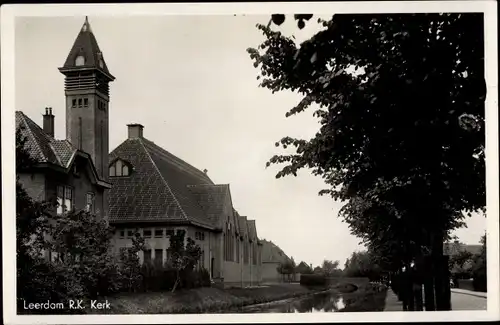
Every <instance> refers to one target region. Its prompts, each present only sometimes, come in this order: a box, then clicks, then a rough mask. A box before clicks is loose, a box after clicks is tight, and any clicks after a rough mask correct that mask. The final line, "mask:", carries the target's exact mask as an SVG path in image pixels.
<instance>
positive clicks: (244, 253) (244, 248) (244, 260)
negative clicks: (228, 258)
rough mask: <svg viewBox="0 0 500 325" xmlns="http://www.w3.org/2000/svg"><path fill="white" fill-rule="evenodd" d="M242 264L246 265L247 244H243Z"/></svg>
mask: <svg viewBox="0 0 500 325" xmlns="http://www.w3.org/2000/svg"><path fill="white" fill-rule="evenodd" d="M243 263H245V264H248V242H246V241H244V242H243Z"/></svg>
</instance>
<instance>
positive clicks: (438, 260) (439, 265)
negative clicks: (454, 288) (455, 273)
mask: <svg viewBox="0 0 500 325" xmlns="http://www.w3.org/2000/svg"><path fill="white" fill-rule="evenodd" d="M433 239H434V240H433V245H432V257H433V258H432V259H433V264H434V265H435V268H434V273H433V274H434V288H435V294H436V310H438V311H444V310H451V301H450V300H451V292H450V280H449V276H448V274H449V271H448V258H447V256H446V257H445V256H444V254H443V244H444V235H443V234H436V235H435V236H434V238H433Z"/></svg>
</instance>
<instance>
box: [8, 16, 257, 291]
mask: <svg viewBox="0 0 500 325" xmlns="http://www.w3.org/2000/svg"><path fill="white" fill-rule="evenodd" d="M59 71H60V72H61V73H62V74H63V75H64V76H65V96H66V107H65V110H66V139H65V140H57V139H55V138H54V123H55V116H54V115H53V112H52V108H47V109H46V112H45V115H44V116H43V127H39V126H38V125H37V124H36V123H35V122H34V121H33V120H31V119H30V118H29V117H28V116H26V115H25V114H24V113H22V112H19V111H18V112H16V128H17V129H19V130H20V131H21V133H22V135H23V136H24V137H25V138H26V140H27V142H26V148H27V149H28V150H29V152H30V154H31V156H32V157H33V158H35V160H36V161H37V164H36V165H35V166H34V168H33V169H32V170H30V171H20V180H21V182H22V183H23V185H24V187H25V188H26V189H27V191H28V194H30V196H32V197H33V198H34V199H36V200H40V201H42V200H50V199H52V198H56V199H57V201H58V202H59V206H58V208H57V213H63V212H64V211H65V210H75V209H76V210H78V209H87V210H88V211H90V212H92V213H94V214H95V215H96V216H98V217H99V218H104V219H106V220H108V221H109V223H110V224H111V225H112V226H114V227H115V229H116V232H115V237H114V238H113V246H114V249H115V252H116V253H117V254H118V253H119V251H120V250H121V249H125V248H126V247H129V246H131V245H132V240H131V237H132V236H134V234H135V233H136V232H138V233H139V234H141V235H142V236H143V237H144V238H145V240H146V249H145V250H144V252H140V253H139V254H140V256H139V257H140V260H141V262H153V261H156V262H161V263H166V262H167V261H168V260H169V257H170V254H171V252H170V250H169V236H170V235H171V234H173V233H175V232H178V231H183V232H184V233H185V235H186V237H190V238H191V239H193V240H194V241H195V242H196V243H197V244H198V245H199V246H200V247H201V249H202V252H203V254H202V258H201V259H200V261H199V264H198V265H199V266H200V267H204V268H206V269H207V270H208V271H209V273H210V276H211V278H212V280H213V281H214V282H218V283H221V284H223V285H224V286H248V285H257V284H259V283H260V282H261V278H262V275H261V266H262V263H261V247H262V245H261V243H260V241H259V238H258V236H257V228H256V223H255V221H254V220H249V219H248V218H247V217H245V216H240V215H239V214H238V212H237V211H236V210H235V208H234V207H233V202H232V198H231V192H230V186H229V185H228V184H216V183H214V182H213V181H212V180H211V179H210V178H209V177H208V175H207V172H206V171H200V170H199V169H197V168H195V167H193V166H191V165H190V164H188V163H187V162H185V161H183V160H182V159H180V158H178V157H176V156H174V155H173V154H171V153H170V152H168V151H166V150H165V149H163V148H161V147H160V146H158V145H156V144H155V143H154V142H153V141H150V140H148V139H147V138H146V137H145V136H144V129H145V128H144V126H143V125H140V124H129V125H127V127H128V138H127V139H125V140H124V141H123V142H122V143H121V144H120V145H119V146H118V147H117V148H115V149H114V150H113V151H112V152H111V153H108V152H109V130H110V126H109V125H110V122H109V107H110V105H109V104H110V97H109V84H110V82H112V81H114V80H115V78H114V77H113V75H112V74H111V73H110V71H109V70H108V67H107V65H106V62H105V61H104V57H103V54H102V52H101V51H100V49H99V46H98V45H97V41H96V38H95V36H94V34H93V32H92V30H91V28H90V24H89V22H88V20H87V18H86V19H85V22H84V24H83V26H82V28H81V30H80V33H79V34H78V36H77V38H76V40H75V42H74V44H73V47H72V48H71V50H70V52H69V54H68V56H67V59H66V61H65V63H64V65H63V66H62V67H61V68H59Z"/></svg>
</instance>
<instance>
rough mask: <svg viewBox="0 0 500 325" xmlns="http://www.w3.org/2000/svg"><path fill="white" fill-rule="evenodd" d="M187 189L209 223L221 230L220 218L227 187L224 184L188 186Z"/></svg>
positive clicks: (227, 190) (227, 193)
mask: <svg viewBox="0 0 500 325" xmlns="http://www.w3.org/2000/svg"><path fill="white" fill-rule="evenodd" d="M188 189H189V191H190V192H191V193H192V195H193V197H194V199H195V201H196V202H198V204H199V205H200V206H201V208H202V209H203V211H204V212H205V214H206V216H207V218H208V219H209V220H210V221H211V223H212V224H213V225H217V227H218V228H221V227H222V224H221V221H222V219H221V216H222V215H223V214H224V205H225V202H226V198H227V196H228V195H229V186H228V185H225V184H223V185H210V184H207V185H188Z"/></svg>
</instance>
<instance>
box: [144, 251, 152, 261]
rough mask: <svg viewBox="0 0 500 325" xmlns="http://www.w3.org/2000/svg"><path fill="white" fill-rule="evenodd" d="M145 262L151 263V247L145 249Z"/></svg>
mask: <svg viewBox="0 0 500 325" xmlns="http://www.w3.org/2000/svg"><path fill="white" fill-rule="evenodd" d="M144 263H151V250H150V249H145V250H144Z"/></svg>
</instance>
